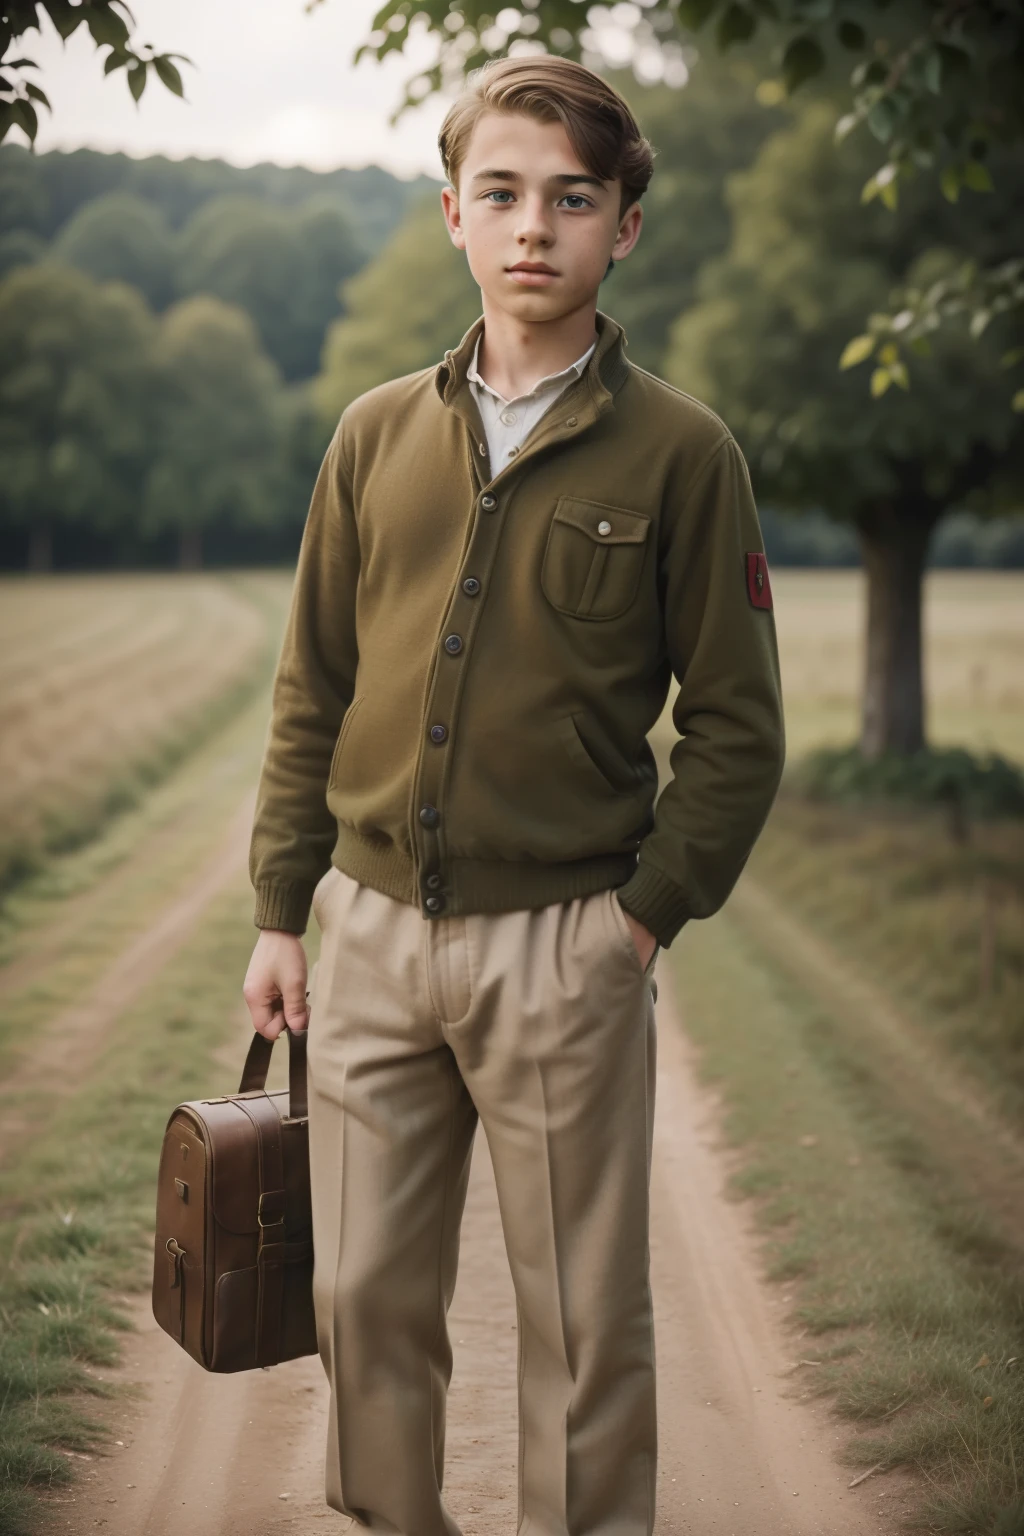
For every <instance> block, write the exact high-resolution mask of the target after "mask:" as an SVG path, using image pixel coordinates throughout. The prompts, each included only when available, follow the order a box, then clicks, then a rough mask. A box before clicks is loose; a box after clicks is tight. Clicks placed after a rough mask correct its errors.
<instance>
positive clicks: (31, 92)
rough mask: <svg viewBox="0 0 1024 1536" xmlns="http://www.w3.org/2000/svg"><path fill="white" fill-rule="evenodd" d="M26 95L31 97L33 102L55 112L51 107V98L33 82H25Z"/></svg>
mask: <svg viewBox="0 0 1024 1536" xmlns="http://www.w3.org/2000/svg"><path fill="white" fill-rule="evenodd" d="M25 94H26V96H31V98H32V100H33V101H38V102H39V103H40V105H41V106H44V107H47V108H49V110H50V111H52V110H53V109H52V107H50V98H49V97H48V96H47V94H46V92H45V91H41V90H40V89H39V87H38V85H33V84H32V81H31V80H26V81H25Z"/></svg>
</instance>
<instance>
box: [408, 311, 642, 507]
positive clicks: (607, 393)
mask: <svg viewBox="0 0 1024 1536" xmlns="http://www.w3.org/2000/svg"><path fill="white" fill-rule="evenodd" d="M594 323H595V328H596V330H597V344H596V346H595V347H594V351H593V352H592V353H591V356H590V361H589V362H588V363H587V366H586V367H585V368H584V370H583V372H582V374H581V375H580V377H579V378H578V379H577V380H576V381H575V383H572V384H569V385H568V386H567V387H566V389H565V391H564V392H563V394H561V395H560V396H559V398H558V400H557V401H556V402H555V404H553V405H552V406H551V407H550V408H549V410H548V412H547V413H546V415H545V416H544V417H543V418H542V419H541V421H539V422H538V423H537V425H536V426H535V427H534V429H533V431H532V432H531V433H530V435H529V437H528V438H527V439H526V442H525V443H524V444H523V445H522V449H521V451H520V453H519V455H518V457H517V458H516V459H515V460H513V461H512V462H511V463H509V464H505V465H499V466H497V467H496V469H495V467H494V466H491V468H492V469H495V473H494V476H493V479H487V478H486V474H485V471H484V465H485V464H486V463H487V444H486V434H485V433H484V429H483V423H482V421H481V419H480V412H479V409H478V408H477V403H476V401H475V400H474V399H473V391H472V390H471V389H470V387H469V380H468V379H467V377H466V376H467V374H468V372H469V367H470V364H471V362H472V360H473V357H474V355H475V353H476V346H477V342H478V341H479V339H480V335H481V333H482V331H483V328H484V322H483V317H482V316H481V317H480V319H478V320H475V321H474V322H473V324H472V325H471V326H470V328H469V330H468V331H467V332H466V334H465V336H463V338H462V340H461V341H460V342H459V344H458V346H457V347H454V348H453V349H451V350H450V351H448V352H446V353H445V355H444V362H442V363H440V364H439V365H438V368H437V371H436V373H435V375H434V383H435V384H436V386H437V392H438V394H439V395H440V396H441V399H442V400H443V401H444V403H445V405H446V406H448V407H449V409H450V410H452V411H454V412H455V414H456V415H457V416H460V417H461V418H462V420H463V421H464V422H465V423H466V425H467V427H468V428H469V433H470V438H471V441H472V444H473V446H472V448H471V449H470V454H471V459H472V465H473V471H472V472H473V475H474V478H475V479H476V480H477V481H478V483H480V484H484V483H486V484H490V485H493V484H494V482H495V481H496V480H505V479H506V477H509V478H516V477H518V474H519V472H520V471H521V470H522V467H523V465H524V464H525V463H527V462H528V461H529V460H530V459H532V458H533V456H534V454H535V453H537V451H538V450H539V449H542V448H544V449H546V448H549V447H551V445H552V444H553V443H557V442H563V441H565V440H567V439H568V438H571V437H575V436H577V434H578V433H580V432H585V431H586V430H587V428H588V427H590V426H593V424H594V422H595V421H596V420H597V419H598V417H599V416H603V415H604V413H605V411H609V410H611V408H612V406H613V405H614V403H615V396H616V394H617V393H618V391H619V390H620V389H621V388H622V386H623V384H624V383H625V382H626V379H627V378H628V377H629V370H630V366H631V365H630V364H629V362H628V361H627V359H626V355H625V349H626V333H625V331H624V330H623V329H622V326H621V325H619V323H618V321H616V320H613V319H612V318H611V316H610V315H605V314H602V313H601V311H600V310H598V311H597V314H596V316H595V322H594ZM556 405H557V410H556V408H555V407H556ZM567 411H568V412H570V414H569V415H568V416H567V415H566V412H567Z"/></svg>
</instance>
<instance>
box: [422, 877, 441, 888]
mask: <svg viewBox="0 0 1024 1536" xmlns="http://www.w3.org/2000/svg"><path fill="white" fill-rule="evenodd" d="M423 883H424V885H425V886H426V888H427V890H428V891H436V890H439V889H440V886H441V876H440V875H428V876H427V878H426V880H424V882H423Z"/></svg>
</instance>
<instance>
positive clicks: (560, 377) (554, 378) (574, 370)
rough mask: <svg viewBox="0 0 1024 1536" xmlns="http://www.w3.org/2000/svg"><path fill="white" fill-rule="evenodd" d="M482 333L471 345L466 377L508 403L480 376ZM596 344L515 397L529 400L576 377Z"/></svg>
mask: <svg viewBox="0 0 1024 1536" xmlns="http://www.w3.org/2000/svg"><path fill="white" fill-rule="evenodd" d="M483 334H484V333H483V330H481V331H480V332H479V334H478V335H477V338H476V344H475V345H474V347H473V356H472V357H471V358H470V362H469V368H468V369H467V371H466V378H467V379H468V380H469V382H470V383H471V384H478V385H479V386H480V387H481V389H486V390H487V392H488V394H491V395H493V396H494V398H495V399H496V400H500V401H501V403H502V405H508V404H509V403H510V402H509V401H508V400H506V399H505V397H504V395H499V393H498V391H497V390H496V389H494V388H493V387H492V386H491V385H490V384H488V382H487V380H486V379H485V378H483V377H482V375H481V374H480V372H479V369H478V367H477V364H478V361H479V357H480V343H481V341H482V340H483ZM596 346H597V342H596V341H592V342H591V343H590V346H589V347H588V348H587V350H586V351H585V352H584V353H583V355H582V357H578V358H577V359H576V361H575V362H574V363H570V364H569V366H568V368H563V369H562V371H561V372H560V373H548V374H545V376H544V377H543V378H542V379H538V380H537V382H536V384H534V386H533V388H532V389H528V390H526V391H525V393H524V394H521V395H516V397H515V398H516V399H517V400H529V399H531V398H532V397H533V396H534V395H542V394H544V392H545V391H546V390H548V389H550V388H551V387H552V386H554V385H559V386H560V385H561V384H562V383H563V382H566V381H568V380H569V379H578V378H579V377H580V375H581V374H582V372H583V370H584V368H585V367H586V366H587V363H588V362H589V361H590V357H591V354H592V353H593V352H594V349H595V348H596Z"/></svg>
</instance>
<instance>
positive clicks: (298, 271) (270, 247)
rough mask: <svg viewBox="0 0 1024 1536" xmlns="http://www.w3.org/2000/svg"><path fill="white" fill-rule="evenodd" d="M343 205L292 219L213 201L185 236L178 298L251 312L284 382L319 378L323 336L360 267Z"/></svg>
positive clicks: (276, 211)
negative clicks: (199, 296) (216, 301)
mask: <svg viewBox="0 0 1024 1536" xmlns="http://www.w3.org/2000/svg"><path fill="white" fill-rule="evenodd" d="M362 260H363V253H362V250H361V246H360V242H359V241H358V239H357V237H356V235H355V233H354V229H353V224H352V221H351V219H350V217H349V216H348V214H347V212H346V210H344V209H343V208H342V207H341V205H340V204H338V203H333V204H331V205H328V204H326V203H324V202H323V201H322V200H320V199H318V200H316V202H315V203H314V204H313V206H312V207H310V206H308V205H307V206H306V207H304V208H301V209H300V210H298V211H297V212H292V211H288V210H285V209H283V208H278V207H274V206H273V205H271V204H268V203H263V202H259V201H257V200H256V199H255V198H251V197H245V196H239V195H231V196H227V197H216V198H212V199H211V200H210V201H209V202H208V203H206V204H204V206H203V207H202V208H200V209H199V211H198V212H197V213H196V214H195V215H194V216H193V218H192V219H190V220H189V222H188V224H187V225H186V227H185V229H184V231H183V232H182V236H181V240H180V244H179V252H178V267H177V285H178V291H179V293H181V294H193V293H212V294H216V296H217V297H218V298H220V299H223V300H224V301H225V303H228V304H236V305H238V306H239V307H241V308H242V309H245V310H247V311H248V313H249V314H250V315H252V317H253V319H254V320H255V321H256V324H257V326H258V328H259V332H260V335H261V337H262V339H263V344H264V346H265V347H266V349H267V351H268V352H269V353H270V355H271V357H272V358H273V359H274V361H275V363H276V364H277V366H278V367H279V368H280V369H281V372H282V373H283V374H284V376H285V378H286V379H298V378H308V377H309V376H310V375H311V374H313V373H315V372H316V369H317V365H318V363H319V356H320V347H321V344H322V341H323V334H324V329H325V327H326V325H327V323H328V321H329V320H330V319H331V318H332V316H334V315H337V314H338V313H339V312H340V305H339V302H338V289H339V287H340V285H341V283H342V281H343V280H344V279H345V278H346V277H348V276H350V275H351V274H352V273H353V272H355V271H356V270H357V269H358V267H359V266H360V265H361V264H362Z"/></svg>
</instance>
